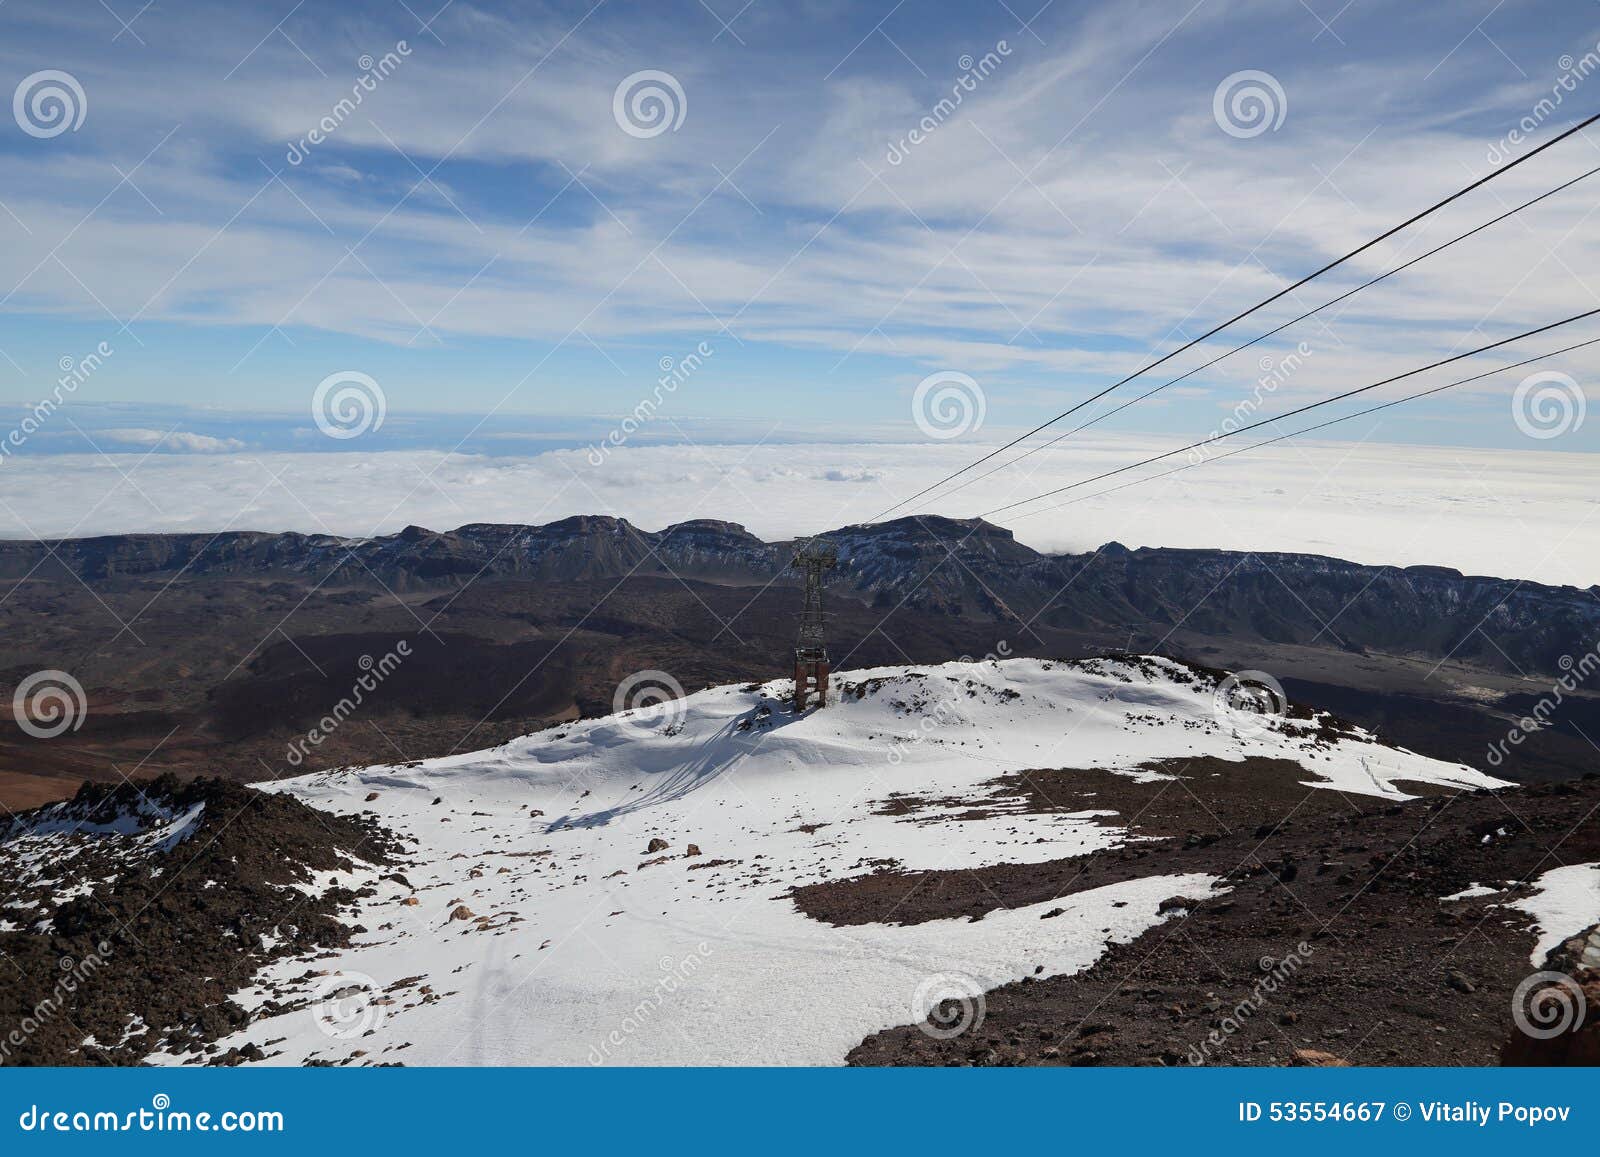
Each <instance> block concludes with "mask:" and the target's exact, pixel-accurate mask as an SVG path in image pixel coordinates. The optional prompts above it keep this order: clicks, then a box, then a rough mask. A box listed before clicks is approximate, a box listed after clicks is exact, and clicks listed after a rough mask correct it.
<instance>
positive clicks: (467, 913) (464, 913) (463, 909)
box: [450, 904, 473, 920]
mask: <svg viewBox="0 0 1600 1157" xmlns="http://www.w3.org/2000/svg"><path fill="white" fill-rule="evenodd" d="M472 918H473V912H472V909H471V908H468V907H467V906H466V905H465V904H457V905H456V906H455V910H454V911H452V912H451V913H450V919H452V920H471V919H472Z"/></svg>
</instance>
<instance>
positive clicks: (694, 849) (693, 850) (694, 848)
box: [683, 844, 700, 856]
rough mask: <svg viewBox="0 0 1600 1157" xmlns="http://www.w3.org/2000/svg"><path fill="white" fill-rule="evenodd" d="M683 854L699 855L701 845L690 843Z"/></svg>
mask: <svg viewBox="0 0 1600 1157" xmlns="http://www.w3.org/2000/svg"><path fill="white" fill-rule="evenodd" d="M683 854H684V855H686V856H698V855H699V854H700V845H699V844H690V845H689V846H688V848H687V849H685V850H684V853H683Z"/></svg>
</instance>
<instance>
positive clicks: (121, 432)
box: [96, 428, 244, 454]
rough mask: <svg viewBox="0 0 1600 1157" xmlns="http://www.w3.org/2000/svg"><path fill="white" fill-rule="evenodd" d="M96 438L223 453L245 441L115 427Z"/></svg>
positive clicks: (119, 442) (181, 432)
mask: <svg viewBox="0 0 1600 1157" xmlns="http://www.w3.org/2000/svg"><path fill="white" fill-rule="evenodd" d="M96 440H97V441H104V442H114V443H116V444H117V445H119V446H148V447H150V448H151V449H159V450H177V451H185V452H188V453H191V454H223V453H227V452H229V451H233V450H243V449H244V443H243V442H241V441H239V439H237V438H213V437H211V435H209V434H187V433H184V432H183V431H172V432H170V433H169V432H168V431H166V430H143V429H138V428H133V429H113V430H100V431H97V432H96Z"/></svg>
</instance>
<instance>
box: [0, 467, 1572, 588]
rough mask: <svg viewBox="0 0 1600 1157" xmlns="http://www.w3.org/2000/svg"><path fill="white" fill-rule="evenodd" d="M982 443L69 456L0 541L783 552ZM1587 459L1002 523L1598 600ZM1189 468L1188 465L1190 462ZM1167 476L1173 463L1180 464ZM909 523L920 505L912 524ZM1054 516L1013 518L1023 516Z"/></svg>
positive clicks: (1263, 477) (18, 473) (1006, 493)
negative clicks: (711, 535)
mask: <svg viewBox="0 0 1600 1157" xmlns="http://www.w3.org/2000/svg"><path fill="white" fill-rule="evenodd" d="M1169 445H1170V443H1160V444H1155V443H1150V442H1146V441H1137V440H1127V439H1097V440H1094V441H1084V442H1081V443H1077V444H1075V445H1074V446H1073V448H1072V450H1071V451H1070V453H1057V452H1046V453H1043V454H1039V455H1036V456H1035V457H1034V458H1032V459H1030V460H1029V461H1028V463H1027V466H1028V467H1029V468H1030V471H1029V472H1027V473H1024V472H1023V471H1022V469H1021V468H1019V469H1018V471H1017V472H1016V474H1015V475H1013V474H1011V473H1008V472H1003V473H1001V474H997V475H996V476H995V477H994V478H992V479H988V480H985V481H983V482H980V483H978V484H977V485H974V486H972V487H971V488H970V489H967V490H964V491H962V492H960V494H958V495H955V496H953V497H951V498H950V499H947V500H941V501H936V502H933V503H932V504H930V506H929V507H927V508H924V509H927V510H931V511H933V512H936V513H940V514H948V515H956V516H970V515H973V514H977V513H980V512H982V511H985V510H990V509H992V508H994V507H997V506H1001V505H1004V504H1006V503H1008V502H1011V501H1014V500H1015V499H1017V498H1020V497H1024V496H1026V495H1029V494H1033V493H1037V492H1039V491H1042V490H1045V489H1048V488H1050V487H1052V486H1064V485H1068V484H1070V483H1072V482H1075V481H1077V480H1079V479H1081V478H1084V477H1087V476H1090V475H1093V474H1095V473H1098V472H1100V471H1101V470H1105V469H1109V468H1113V467H1115V466H1118V465H1121V464H1123V463H1126V462H1128V461H1131V460H1134V459H1136V458H1137V457H1139V456H1141V455H1142V454H1145V453H1148V452H1151V451H1152V450H1155V449H1165V448H1167V446H1169ZM970 457H971V447H970V446H966V445H963V446H961V447H956V446H952V445H944V446H908V445H888V444H885V445H858V446H836V445H794V446H781V447H780V446H748V445H747V446H714V445H712V446H704V447H695V446H662V447H647V448H639V449H636V448H633V447H630V446H625V447H622V448H619V449H616V450H614V451H613V452H612V453H611V454H610V455H609V456H607V457H606V458H605V459H604V460H603V461H602V462H600V463H599V464H596V463H595V461H594V460H593V458H592V457H591V456H590V455H589V454H588V453H586V452H585V451H581V450H563V451H553V452H550V453H546V454H541V455H537V456H532V457H478V456H471V457H469V456H449V455H445V454H441V453H434V452H389V453H376V454H368V453H356V452H352V453H336V454H293V453H269V454H262V455H237V454H220V455H208V456H206V457H205V458H203V459H199V458H190V457H183V456H176V455H174V456H166V457H163V456H159V455H154V456H149V457H143V456H137V455H121V454H118V455H110V456H99V455H60V456H51V457H34V458H18V459H14V460H12V461H10V462H8V463H6V464H5V465H4V467H3V468H0V476H3V478H4V482H5V491H4V497H3V498H0V534H3V535H5V536H8V537H35V536H62V535H68V534H71V535H80V536H81V535H90V534H106V533H124V532H129V531H135V530H162V531H194V532H214V531H217V530H222V529H230V530H269V531H281V530H299V531H305V532H323V533H337V534H343V535H358V536H359V535H369V534H377V533H390V532H393V531H396V530H399V529H401V528H402V527H404V526H406V525H407V524H413V523H414V524H418V525H423V526H427V527H430V528H433V529H450V528H453V527H456V526H459V525H461V524H463V523H468V522H529V523H541V522H549V521H553V520H555V519H558V518H562V517H565V516H567V515H572V514H591V513H604V514H616V515H620V516H623V517H626V518H628V519H629V520H630V521H632V522H634V523H636V524H637V525H640V526H642V527H644V528H646V529H660V528H661V527H663V526H666V525H668V524H670V523H673V522H678V521H682V520H685V519H690V518H720V519H726V520H729V521H734V522H740V523H743V524H744V525H746V526H747V527H749V528H750V529H751V530H752V531H753V532H755V533H756V534H758V535H760V536H762V537H764V538H768V539H775V538H783V537H788V536H792V535H796V534H801V533H806V532H813V531H819V530H826V529H831V528H833V527H837V526H840V525H844V524H848V523H851V522H857V521H865V520H870V519H872V518H874V517H875V516H877V515H879V514H880V513H882V512H883V511H884V510H885V508H887V507H889V506H891V505H892V504H893V503H895V502H896V501H897V500H898V499H900V498H902V497H904V496H906V495H909V494H911V493H914V492H915V491H916V490H918V489H920V488H922V487H923V486H926V485H928V484H929V483H931V482H933V481H934V480H935V479H937V478H938V477H940V476H941V475H942V474H944V473H947V472H948V471H950V470H954V469H956V468H958V467H959V466H960V465H962V464H964V463H965V462H967V461H969V460H970ZM1586 461H1587V456H1583V455H1576V454H1563V453H1551V452H1540V451H1524V452H1517V453H1512V452H1503V451H1492V452H1483V451H1475V452H1464V451H1456V450H1451V449H1444V448H1421V447H1408V448H1404V449H1403V450H1402V451H1401V452H1396V449H1395V448H1394V447H1392V446H1379V445H1362V444H1358V443H1315V444H1304V445H1300V444H1295V443H1286V444H1282V445H1279V446H1274V447H1270V448H1268V449H1266V450H1262V451H1260V452H1258V453H1255V454H1248V455H1242V456H1240V457H1238V458H1236V459H1233V460H1230V461H1219V462H1212V463H1209V464H1206V465H1203V466H1199V467H1196V468H1192V469H1184V470H1181V471H1180V472H1178V473H1176V474H1174V475H1172V476H1171V477H1168V478H1164V479H1160V480H1157V481H1152V482H1150V483H1148V484H1141V485H1135V486H1131V487H1128V488H1126V489H1123V490H1120V491H1118V492H1116V493H1110V494H1105V495H1104V496H1101V497H1083V500H1081V501H1077V499H1078V498H1079V497H1080V496H1086V495H1093V494H1095V493H1096V492H1098V491H1100V490H1101V489H1102V488H1104V487H1108V486H1111V485H1114V484H1116V483H1120V482H1122V481H1125V480H1126V479H1118V480H1116V483H1112V482H1108V483H1105V484H1099V485H1096V486H1090V487H1084V488H1082V489H1081V490H1079V491H1075V492H1073V493H1071V494H1068V495H1063V496H1061V498H1060V499H1058V500H1057V502H1064V501H1066V500H1068V499H1072V500H1074V501H1072V504H1071V505H1059V506H1057V505H1055V504H1052V503H1043V504H1039V505H1038V506H1035V507H1029V508H1026V510H1024V511H1018V512H1012V513H1011V514H1009V515H1005V516H1000V517H998V518H997V519H996V520H997V521H999V522H1001V523H1002V524H1003V525H1006V526H1008V527H1010V528H1011V529H1012V530H1014V532H1015V533H1016V535H1017V537H1018V538H1019V539H1020V540H1021V541H1023V542H1026V543H1028V544H1030V545H1032V546H1034V547H1036V548H1038V549H1041V550H1050V551H1083V550H1090V549H1093V548H1095V547H1097V546H1100V545H1101V544H1103V543H1105V542H1108V541H1112V540H1115V541H1119V542H1121V543H1123V544H1124V545H1127V546H1130V547H1138V546H1180V547H1224V548H1229V549H1237V550H1267V551H1305V552H1311V553H1316V554H1326V555H1333V556H1336V557H1340V558H1346V559H1351V560H1354V561H1357V562H1364V563H1386V564H1391V565H1397V566H1408V565H1415V564H1430V565H1442V566H1452V567H1456V568H1458V569H1460V570H1463V571H1466V572H1469V573H1479V574H1491V575H1499V576H1503V577H1510V578H1525V579H1532V580H1536V581H1540V582H1546V583H1570V584H1573V585H1577V586H1583V587H1587V586H1590V585H1593V584H1596V583H1600V517H1597V514H1600V507H1597V505H1596V503H1595V502H1594V499H1593V494H1592V490H1593V475H1592V471H1590V470H1589V469H1588V468H1587V466H1586ZM1178 464H1179V465H1182V460H1180V461H1179V463H1178ZM1169 465H1170V464H1169ZM913 509H917V508H915V507H914V508H913ZM1035 509H1038V510H1042V511H1043V512H1042V513H1039V514H1037V515H1033V516H1029V517H1017V516H1016V515H1018V514H1024V513H1027V511H1029V510H1035Z"/></svg>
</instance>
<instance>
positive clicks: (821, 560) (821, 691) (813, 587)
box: [790, 539, 839, 712]
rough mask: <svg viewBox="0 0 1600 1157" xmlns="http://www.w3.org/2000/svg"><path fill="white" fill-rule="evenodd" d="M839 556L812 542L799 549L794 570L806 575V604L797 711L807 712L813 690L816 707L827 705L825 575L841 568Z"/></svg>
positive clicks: (797, 657)
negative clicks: (814, 689)
mask: <svg viewBox="0 0 1600 1157" xmlns="http://www.w3.org/2000/svg"><path fill="white" fill-rule="evenodd" d="M838 562H839V553H838V550H837V548H835V547H834V546H833V544H832V543H828V542H821V541H819V540H816V539H813V540H812V541H810V542H808V543H806V544H805V545H804V546H802V547H801V548H800V551H799V553H798V554H796V555H795V556H794V561H793V562H792V563H791V564H790V565H791V566H794V567H797V568H799V569H800V570H802V571H804V572H805V576H806V589H805V602H804V603H803V604H802V606H801V610H800V638H799V640H798V642H797V643H796V645H795V649H794V709H795V711H796V712H801V711H804V710H805V709H806V702H807V700H808V699H809V698H810V695H811V688H812V687H815V688H816V690H817V706H819V707H826V706H827V705H828V644H827V638H826V634H827V632H826V626H827V616H826V615H825V614H823V610H822V575H823V572H824V571H828V570H832V569H833V567H834V566H836V565H838Z"/></svg>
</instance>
